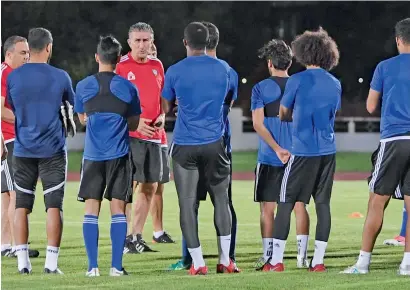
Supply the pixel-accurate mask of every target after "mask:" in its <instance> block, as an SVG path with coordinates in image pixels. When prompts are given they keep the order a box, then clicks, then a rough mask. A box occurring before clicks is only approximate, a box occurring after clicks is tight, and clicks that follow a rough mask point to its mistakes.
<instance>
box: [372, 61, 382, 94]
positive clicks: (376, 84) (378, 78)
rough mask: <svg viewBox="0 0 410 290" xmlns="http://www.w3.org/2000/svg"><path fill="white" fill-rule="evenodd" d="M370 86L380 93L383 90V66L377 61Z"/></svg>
mask: <svg viewBox="0 0 410 290" xmlns="http://www.w3.org/2000/svg"><path fill="white" fill-rule="evenodd" d="M370 88H372V89H373V90H375V91H377V92H379V93H381V92H382V91H383V68H382V63H379V64H378V65H377V67H376V69H375V71H374V74H373V78H372V82H371V83H370Z"/></svg>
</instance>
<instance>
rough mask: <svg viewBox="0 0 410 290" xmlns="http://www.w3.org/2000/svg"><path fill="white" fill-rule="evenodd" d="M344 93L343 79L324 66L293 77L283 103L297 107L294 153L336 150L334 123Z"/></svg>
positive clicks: (326, 153) (295, 109) (320, 154)
mask: <svg viewBox="0 0 410 290" xmlns="http://www.w3.org/2000/svg"><path fill="white" fill-rule="evenodd" d="M341 94H342V88H341V85H340V82H339V81H338V80H337V79H336V78H335V77H334V76H333V75H331V74H330V73H329V72H327V71H326V70H324V69H321V68H318V69H306V70H305V71H302V72H300V73H297V74H294V75H292V76H291V77H290V78H289V80H288V82H287V83H286V88H285V93H284V95H283V98H282V101H281V105H283V106H284V107H286V108H288V109H293V129H292V148H291V150H290V152H291V153H292V154H293V155H296V156H322V155H329V154H334V153H336V143H335V134H334V123H335V117H336V112H337V110H339V109H340V107H341Z"/></svg>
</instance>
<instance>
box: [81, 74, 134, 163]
mask: <svg viewBox="0 0 410 290" xmlns="http://www.w3.org/2000/svg"><path fill="white" fill-rule="evenodd" d="M74 108H75V111H76V112H77V113H80V114H84V113H85V114H87V127H86V137H85V146H84V159H87V160H92V161H104V160H111V159H116V158H120V157H122V156H125V155H126V154H128V152H129V134H128V123H127V118H128V117H131V116H137V115H140V114H141V106H140V100H139V96H138V91H137V88H136V87H135V86H134V85H133V84H132V83H131V82H129V81H128V80H126V79H124V78H123V77H121V76H119V75H116V74H115V73H113V72H100V73H97V74H95V75H92V76H89V77H87V78H85V79H83V80H82V81H80V82H79V83H78V84H77V89H76V95H75V107H74Z"/></svg>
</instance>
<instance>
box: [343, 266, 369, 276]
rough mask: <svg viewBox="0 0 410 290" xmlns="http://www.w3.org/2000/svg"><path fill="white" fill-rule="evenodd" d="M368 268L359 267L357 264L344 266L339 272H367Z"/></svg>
mask: <svg viewBox="0 0 410 290" xmlns="http://www.w3.org/2000/svg"><path fill="white" fill-rule="evenodd" d="M368 273H369V269H366V268H359V266H358V265H357V264H354V265H353V266H351V267H349V268H346V269H345V270H344V271H342V272H340V274H368Z"/></svg>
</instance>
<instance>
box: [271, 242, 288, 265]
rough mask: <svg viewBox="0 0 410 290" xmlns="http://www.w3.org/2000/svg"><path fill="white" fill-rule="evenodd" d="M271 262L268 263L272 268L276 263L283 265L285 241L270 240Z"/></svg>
mask: <svg viewBox="0 0 410 290" xmlns="http://www.w3.org/2000/svg"><path fill="white" fill-rule="evenodd" d="M272 246H273V247H272V260H271V261H270V263H271V265H272V266H275V265H276V264H278V263H283V254H284V253H285V246H286V241H283V240H278V239H272Z"/></svg>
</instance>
